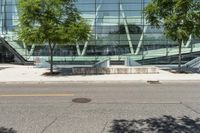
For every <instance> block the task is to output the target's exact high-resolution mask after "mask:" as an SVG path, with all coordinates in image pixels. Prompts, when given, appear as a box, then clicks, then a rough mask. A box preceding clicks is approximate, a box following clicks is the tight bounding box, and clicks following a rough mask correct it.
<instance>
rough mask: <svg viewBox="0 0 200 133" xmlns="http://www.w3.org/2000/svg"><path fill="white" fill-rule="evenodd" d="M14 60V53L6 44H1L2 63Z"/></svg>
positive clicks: (0, 56) (0, 55) (0, 57)
mask: <svg viewBox="0 0 200 133" xmlns="http://www.w3.org/2000/svg"><path fill="white" fill-rule="evenodd" d="M12 62H14V55H13V54H12V53H11V52H10V51H9V50H8V49H7V48H5V47H4V46H2V45H1V44H0V63H12Z"/></svg>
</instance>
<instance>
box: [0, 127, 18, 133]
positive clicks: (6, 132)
mask: <svg viewBox="0 0 200 133" xmlns="http://www.w3.org/2000/svg"><path fill="white" fill-rule="evenodd" d="M0 133H17V131H15V130H14V129H12V128H5V127H0Z"/></svg>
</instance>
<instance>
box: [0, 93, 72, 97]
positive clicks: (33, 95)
mask: <svg viewBox="0 0 200 133" xmlns="http://www.w3.org/2000/svg"><path fill="white" fill-rule="evenodd" d="M69 96H74V94H69V93H63V94H0V97H69Z"/></svg>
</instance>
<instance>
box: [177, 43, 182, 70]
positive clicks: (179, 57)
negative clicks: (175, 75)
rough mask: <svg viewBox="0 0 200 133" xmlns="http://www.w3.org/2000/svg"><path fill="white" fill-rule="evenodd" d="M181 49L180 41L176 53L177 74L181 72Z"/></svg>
mask: <svg viewBox="0 0 200 133" xmlns="http://www.w3.org/2000/svg"><path fill="white" fill-rule="evenodd" d="M181 48H182V41H180V42H179V48H178V50H179V53H178V72H181V60H182V55H181Z"/></svg>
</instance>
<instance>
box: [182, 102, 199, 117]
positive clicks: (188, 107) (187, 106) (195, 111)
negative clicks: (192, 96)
mask: <svg viewBox="0 0 200 133" xmlns="http://www.w3.org/2000/svg"><path fill="white" fill-rule="evenodd" d="M181 104H182V105H183V106H184V107H186V108H187V109H190V110H192V111H193V112H194V113H196V114H199V115H200V112H198V111H197V110H195V109H193V108H192V107H190V106H189V105H187V104H184V103H182V102H181Z"/></svg>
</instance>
